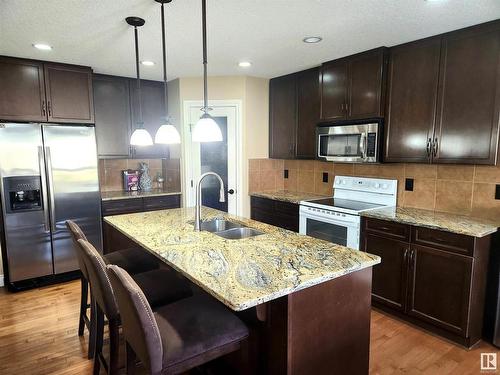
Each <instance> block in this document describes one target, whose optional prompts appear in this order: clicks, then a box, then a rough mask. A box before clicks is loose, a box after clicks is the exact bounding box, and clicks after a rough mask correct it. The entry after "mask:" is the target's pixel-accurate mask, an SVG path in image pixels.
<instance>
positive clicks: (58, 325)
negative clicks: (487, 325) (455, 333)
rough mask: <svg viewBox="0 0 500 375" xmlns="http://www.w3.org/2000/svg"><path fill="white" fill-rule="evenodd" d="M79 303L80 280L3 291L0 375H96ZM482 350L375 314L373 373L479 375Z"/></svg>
mask: <svg viewBox="0 0 500 375" xmlns="http://www.w3.org/2000/svg"><path fill="white" fill-rule="evenodd" d="M79 299H80V285H79V282H75V281H73V282H68V283H65V284H60V285H56V286H50V287H45V288H41V289H34V290H30V291H26V292H21V293H8V292H7V291H5V288H0V374H2V375H11V374H12V375H14V374H15V375H24V374H29V375H42V374H91V373H92V362H91V361H89V360H87V359H86V351H87V343H88V336H87V334H85V336H84V337H82V338H80V337H78V335H77V322H78V307H79ZM481 352H496V353H499V350H497V349H496V348H494V347H493V346H491V345H489V344H487V343H484V342H482V343H481V344H480V345H479V347H477V348H475V349H473V350H470V351H467V350H465V349H463V348H461V347H459V346H456V345H454V344H452V343H449V342H447V341H445V340H443V339H441V338H438V337H435V336H432V335H430V334H428V333H426V332H424V331H422V330H420V329H418V328H415V327H413V326H411V325H408V324H406V323H403V322H400V321H398V320H396V319H394V318H392V317H389V316H387V315H384V314H382V313H380V312H377V311H373V313H372V333H371V358H370V363H371V366H370V373H371V374H384V375H385V374H402V373H405V374H439V375H445V374H478V373H480V368H479V363H480V353H481ZM499 357H500V355H499ZM489 373H491V372H489ZM493 373H494V372H493Z"/></svg>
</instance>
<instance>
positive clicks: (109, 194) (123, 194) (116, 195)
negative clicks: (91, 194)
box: [101, 189, 181, 201]
mask: <svg viewBox="0 0 500 375" xmlns="http://www.w3.org/2000/svg"><path fill="white" fill-rule="evenodd" d="M179 194H181V192H180V191H167V190H164V189H152V190H150V191H142V190H138V191H125V190H118V191H102V192H101V200H103V201H111V200H116V199H128V198H144V197H158V196H162V195H179Z"/></svg>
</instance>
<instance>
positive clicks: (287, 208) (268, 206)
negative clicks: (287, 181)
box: [250, 197, 299, 232]
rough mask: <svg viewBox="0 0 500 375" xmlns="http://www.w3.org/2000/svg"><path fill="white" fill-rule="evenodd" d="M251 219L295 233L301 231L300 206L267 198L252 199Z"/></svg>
mask: <svg viewBox="0 0 500 375" xmlns="http://www.w3.org/2000/svg"><path fill="white" fill-rule="evenodd" d="M250 209H251V213H250V216H251V219H253V220H257V221H261V222H263V223H266V224H271V225H274V226H277V227H280V228H284V229H288V230H291V231H294V232H298V231H299V205H298V204H295V203H290V202H282V201H276V200H272V199H267V198H260V197H251V199H250Z"/></svg>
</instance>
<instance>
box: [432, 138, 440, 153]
mask: <svg viewBox="0 0 500 375" xmlns="http://www.w3.org/2000/svg"><path fill="white" fill-rule="evenodd" d="M438 147H439V146H438V139H437V138H434V144H433V146H432V156H433V157H436V156H437V153H438Z"/></svg>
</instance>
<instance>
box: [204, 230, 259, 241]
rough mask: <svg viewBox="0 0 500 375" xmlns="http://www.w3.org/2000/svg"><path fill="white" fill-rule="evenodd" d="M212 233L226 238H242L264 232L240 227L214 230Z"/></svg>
mask: <svg viewBox="0 0 500 375" xmlns="http://www.w3.org/2000/svg"><path fill="white" fill-rule="evenodd" d="M214 234H216V235H217V236H220V237H222V238H225V239H228V240H241V239H243V238H248V237H255V236H260V235H261V234H264V232H261V231H258V230H256V229H252V228H247V227H240V228H233V229H228V230H224V231H221V232H215V233H214Z"/></svg>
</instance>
